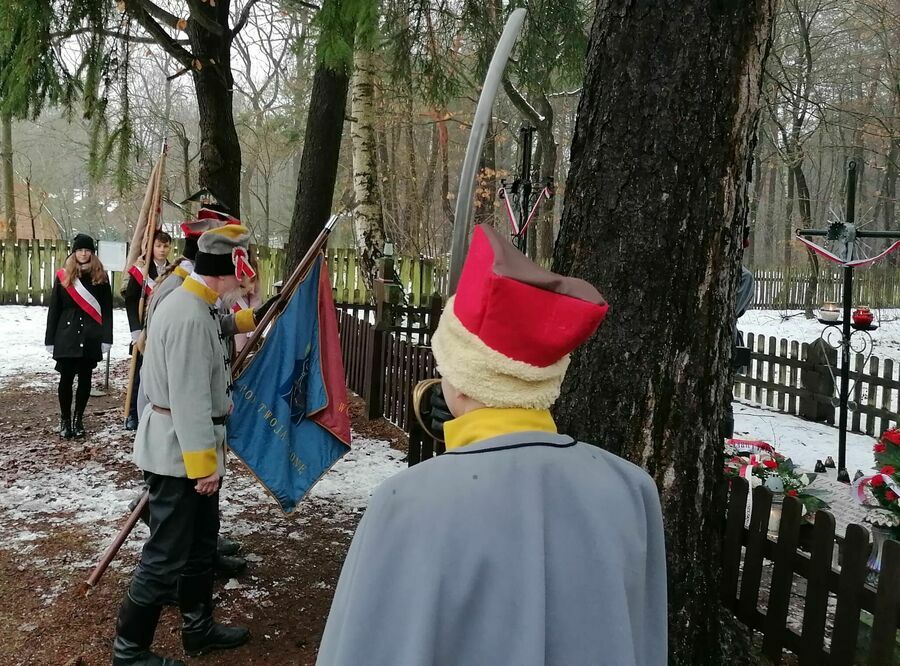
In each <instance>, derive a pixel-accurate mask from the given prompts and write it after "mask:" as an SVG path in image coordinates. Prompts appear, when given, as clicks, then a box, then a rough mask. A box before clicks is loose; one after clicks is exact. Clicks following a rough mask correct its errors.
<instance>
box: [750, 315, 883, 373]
mask: <svg viewBox="0 0 900 666" xmlns="http://www.w3.org/2000/svg"><path fill="white" fill-rule="evenodd" d="M874 312H875V323H876V324H878V329H877V330H876V331H873V332H872V340H873V341H874V343H875V350H874V352H873V354H874V355H875V356H877V357H878V358H882V359H884V358H890V359H893V360H894V361H895V362H898V363H900V310H875V311H874ZM738 328H739V329H740V330H741V331H743V332H744V333H753V334H754V335H765V336H774V337H776V338H779V339H781V338H786V339H788V340H797V341H799V342H801V343H803V342H813V341H814V340H816V338H818V337H819V336H820V335H821V333H822V330H823V328H824V326H823V325H822V324H820V323H819V322H818V320H816V319H806V318H805V317H804V316H803V312H802V311H800V310H748V311H747V313H746V314H745V315H744V316H743V317H741V318H740V319H739V320H738Z"/></svg>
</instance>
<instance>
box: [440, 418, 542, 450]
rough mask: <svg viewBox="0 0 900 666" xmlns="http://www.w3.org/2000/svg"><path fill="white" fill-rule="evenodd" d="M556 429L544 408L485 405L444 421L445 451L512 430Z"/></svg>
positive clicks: (508, 432) (505, 433)
mask: <svg viewBox="0 0 900 666" xmlns="http://www.w3.org/2000/svg"><path fill="white" fill-rule="evenodd" d="M532 430H536V431H540V432H552V433H555V432H557V430H556V423H554V422H553V417H552V416H550V412H549V411H548V410H546V409H518V408H513V409H498V408H494V407H484V408H482V409H476V410H475V411H472V412H469V413H468V414H463V415H462V416H460V417H459V418H456V419H453V420H451V421H447V422H446V423H445V424H444V439H445V440H446V445H447V450H448V451H449V450H450V449H456V448H459V447H460V446H466V445H467V444H473V443H475V442H480V441H482V440H484V439H490V438H491V437H498V436H499V435H508V434H510V433H513V432H529V431H532Z"/></svg>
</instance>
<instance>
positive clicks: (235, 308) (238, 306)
mask: <svg viewBox="0 0 900 666" xmlns="http://www.w3.org/2000/svg"><path fill="white" fill-rule="evenodd" d="M249 307H250V304H249V303H247V300H246V299H245V298H244V297H243V296H238V297H237V299H235V301H234V303H232V304H231V311H232V312H234V313H235V314H237V313H238V312H240V311H241V310H244V309H245V308H249Z"/></svg>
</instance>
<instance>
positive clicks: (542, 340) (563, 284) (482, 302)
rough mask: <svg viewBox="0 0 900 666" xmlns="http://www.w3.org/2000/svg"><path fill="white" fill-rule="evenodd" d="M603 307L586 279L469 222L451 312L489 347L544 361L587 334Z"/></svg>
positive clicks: (546, 363) (529, 360)
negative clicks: (538, 260)
mask: <svg viewBox="0 0 900 666" xmlns="http://www.w3.org/2000/svg"><path fill="white" fill-rule="evenodd" d="M608 309H609V305H607V303H606V301H604V300H603V297H602V296H601V295H600V292H599V291H597V290H596V289H595V288H594V287H593V286H592V285H590V284H589V283H587V282H585V281H584V280H580V279H578V278H572V277H566V276H563V275H558V274H556V273H551V272H550V271H548V270H545V269H543V268H541V267H540V266H538V265H537V264H535V263H534V262H532V261H531V260H530V259H528V258H527V257H526V256H525V255H523V254H522V253H520V252H519V251H518V250H516V248H514V247H513V246H512V244H511V243H509V241H507V240H506V239H505V238H503V237H502V236H500V234H498V233H497V232H496V231H494V229H492V228H491V227H489V226H485V225H478V226H476V227H475V233H474V235H473V237H472V244H471V246H470V248H469V253H468V255H467V256H466V263H465V265H464V266H463V270H462V274H461V275H460V279H459V286H458V288H457V291H456V297H455V299H454V307H453V312H454V314H456V317H457V318H458V319H459V321H460V322H461V323H462V325H463V326H464V327H465V328H466V329H467V330H468V331H469V332H470V333H472V334H473V335H475V336H477V337H478V338H479V339H480V340H481V341H482V342H484V343H485V344H486V345H487V346H488V347H490V348H491V349H493V350H495V351H497V352H500V353H501V354H503V355H504V356H507V357H509V358H512V359H515V360H518V361H522V362H524V363H528V364H530V365H535V366H538V367H542V368H544V367H547V366H549V365H552V364H553V363H556V362H557V361H559V360H560V359H561V358H562V357H564V356H565V355H566V354H569V353H570V352H572V351H573V350H574V349H575V348H576V347H578V345H580V344H581V343H582V342H584V341H585V340H587V339H588V338H589V337H590V336H591V334H593V332H594V331H595V330H596V329H597V327H598V326H599V325H600V323H601V322H602V321H603V318H604V317H605V316H606V312H607V310H608Z"/></svg>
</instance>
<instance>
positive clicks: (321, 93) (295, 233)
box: [284, 64, 350, 274]
mask: <svg viewBox="0 0 900 666" xmlns="http://www.w3.org/2000/svg"><path fill="white" fill-rule="evenodd" d="M349 82H350V77H349V76H348V74H347V72H345V71H343V70H334V69H330V68H329V67H327V66H326V65H324V64H320V65H318V66H317V67H316V73H315V75H314V76H313V87H312V95H311V98H310V104H309V112H308V115H307V118H306V134H305V136H304V138H303V156H302V157H301V158H300V176H299V177H298V178H297V193H296V196H295V198H294V212H293V215H292V216H291V232H290V237H289V240H288V247H287V254H286V256H285V267H284V270H285V274H288V273H290V271H292V270H293V269H294V267H295V266H296V265H297V264H299V263H300V260H301V259H303V255H304V254H306V251H307V250H308V249H309V248H310V246H311V245H312V243H313V241H314V240H315V239H316V236H318V235H319V232H320V231H321V230H322V227H324V226H325V223H326V222H327V221H328V216H329V215H330V214H331V200H332V199H333V197H334V184H335V181H336V180H337V167H338V157H339V156H340V152H341V137H342V136H343V133H344V115H345V113H344V112H345V108H346V106H347V87H348V85H349Z"/></svg>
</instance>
